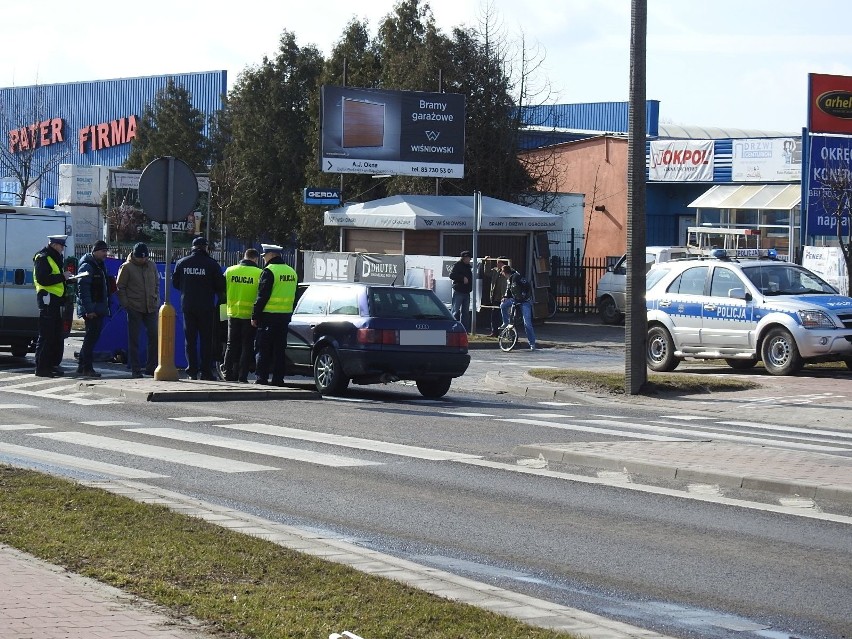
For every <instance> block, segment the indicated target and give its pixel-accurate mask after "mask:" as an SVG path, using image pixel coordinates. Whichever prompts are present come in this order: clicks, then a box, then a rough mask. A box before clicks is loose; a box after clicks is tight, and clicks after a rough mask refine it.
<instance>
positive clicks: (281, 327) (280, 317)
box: [251, 244, 298, 386]
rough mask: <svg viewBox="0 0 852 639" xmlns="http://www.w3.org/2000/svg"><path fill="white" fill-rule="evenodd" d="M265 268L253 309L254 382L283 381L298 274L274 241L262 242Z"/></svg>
mask: <svg viewBox="0 0 852 639" xmlns="http://www.w3.org/2000/svg"><path fill="white" fill-rule="evenodd" d="M261 246H262V248H263V253H262V255H263V263H264V268H263V271H262V272H261V274H260V284H259V285H258V289H257V300H255V303H254V308H253V309H252V313H251V325H252V326H254V327H256V328H257V351H258V353H257V370H256V371H255V373H256V374H257V379H256V380H255V384H268V383H269V373H270V370H271V372H272V385H273V386H283V385H284V371H285V368H286V362H285V360H284V354H285V349H286V347H287V327H288V326H289V325H290V318H292V316H293V304H294V303H295V301H296V286H297V284H298V278H297V277H296V271H294V270H293V269H292V268H291V267H290V266H288V265H287V264H285V263H284V260H283V258H282V257H281V253H282V252H283V251H284V249H283V248H281V247H280V246H276V245H274V244H262V245H261Z"/></svg>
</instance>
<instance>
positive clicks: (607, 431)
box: [497, 419, 683, 442]
mask: <svg viewBox="0 0 852 639" xmlns="http://www.w3.org/2000/svg"><path fill="white" fill-rule="evenodd" d="M497 421H498V422H509V423H511V424H527V425H529V426H544V427H546V428H558V429H560V430H573V431H579V432H581V433H595V434H598V435H613V436H615V437H627V438H629V439H641V440H647V441H655V442H679V441H683V437H664V436H662V435H649V434H646V433H629V432H627V431H624V430H613V429H611V428H597V427H595V426H580V425H578V424H561V423H557V422H547V421H544V420H540V419H498V420H497ZM620 425H621V424H619V426H620Z"/></svg>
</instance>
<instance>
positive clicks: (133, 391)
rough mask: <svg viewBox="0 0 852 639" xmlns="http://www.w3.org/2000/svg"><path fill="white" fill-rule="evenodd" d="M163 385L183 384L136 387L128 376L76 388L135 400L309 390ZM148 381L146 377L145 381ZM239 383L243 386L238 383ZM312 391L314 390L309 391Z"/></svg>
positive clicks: (241, 397) (289, 395) (246, 397)
mask: <svg viewBox="0 0 852 639" xmlns="http://www.w3.org/2000/svg"><path fill="white" fill-rule="evenodd" d="M162 383H163V384H167V385H175V384H182V385H183V386H184V387H183V388H154V389H152V388H138V387H134V386H132V385H130V384H132V382H130V380H128V381H127V382H126V385H116V384H115V381H114V380H113V381H110V382H91V381H85V382H77V389H78V390H80V391H82V392H90V393H97V394H98V395H103V396H105V397H116V398H119V399H126V400H129V401H136V402H181V401H183V402H185V401H190V402H208V401H209V402H227V401H263V400H268V399H295V398H298V399H307V398H306V397H304V395H305V393H310V391H307V390H305V389H302V388H293V387H268V386H260V387H258V388H257V389H256V390H255V388H254V387H252V388H233V387H223V386H222V385H224V384H229V383H228V382H222V383H221V384H222V385H219V386H218V387H217V386H212V387H211V386H210V385H209V382H206V383H205V386H204V387H203V388H202V387H199V388H197V389H194V388H186V386H187V385H188V384H191V383H192V380H177V381H176V382H162ZM148 384H150V380H149V381H148ZM240 386H244V385H243V384H240ZM311 394H312V395H315V393H311Z"/></svg>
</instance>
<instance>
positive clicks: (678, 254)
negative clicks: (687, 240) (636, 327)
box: [595, 246, 689, 324]
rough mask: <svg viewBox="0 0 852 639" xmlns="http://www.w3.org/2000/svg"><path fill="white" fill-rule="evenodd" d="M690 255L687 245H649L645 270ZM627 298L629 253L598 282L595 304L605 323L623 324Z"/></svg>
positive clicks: (646, 250)
mask: <svg viewBox="0 0 852 639" xmlns="http://www.w3.org/2000/svg"><path fill="white" fill-rule="evenodd" d="M687 257H689V251H688V250H687V248H686V247H685V246H649V247H647V248H646V249H645V271H646V272H647V271H648V270H649V269H650V268H651V267H652V266H653V265H654V264H659V263H660V262H670V261H671V260H681V259H685V258H687ZM626 298H627V255H626V254H625V255H622V256H621V259H620V260H618V261H617V262H616V263H615V264H614V265H613V266H611V267H609V268H608V269H607V271H606V273H604V275H603V277H601V279H600V281H599V282H598V288H597V293H595V305H596V306H597V307H598V312H599V313H600V314H601V321H602V322H603V323H604V324H621V323H622V322H623V321H624V309H625V306H626Z"/></svg>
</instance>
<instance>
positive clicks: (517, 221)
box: [325, 195, 562, 231]
mask: <svg viewBox="0 0 852 639" xmlns="http://www.w3.org/2000/svg"><path fill="white" fill-rule="evenodd" d="M325 225H326V226H342V227H347V228H372V229H417V230H433V231H437V230H441V231H471V230H473V227H474V223H473V196H470V195H394V196H392V197H386V198H382V199H380V200H373V201H372V202H363V203H359V204H348V205H346V206H343V207H340V208H339V209H333V210H331V211H326V212H325ZM481 230H482V231H561V230H562V216H561V215H553V214H552V213H545V212H544V211H539V210H538V209H533V208H529V207H527V206H520V205H519V204H512V203H511V202H505V201H503V200H497V199H495V198H491V197H483V198H482V225H481Z"/></svg>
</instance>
